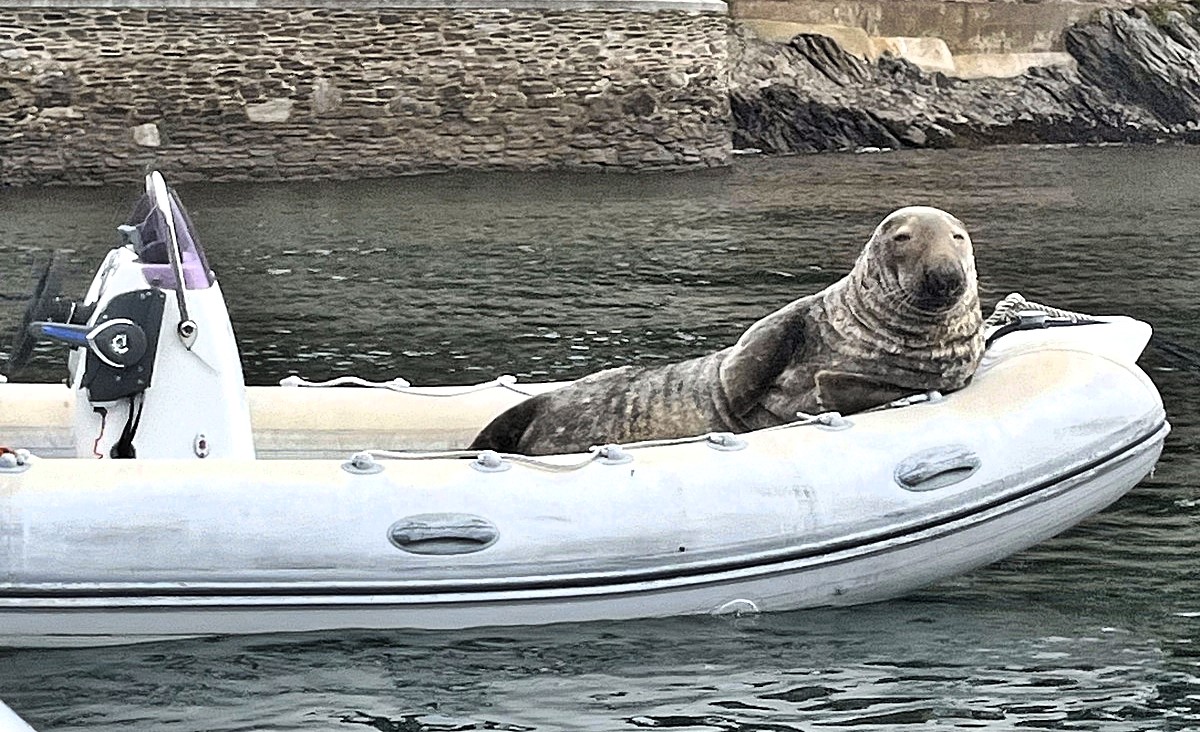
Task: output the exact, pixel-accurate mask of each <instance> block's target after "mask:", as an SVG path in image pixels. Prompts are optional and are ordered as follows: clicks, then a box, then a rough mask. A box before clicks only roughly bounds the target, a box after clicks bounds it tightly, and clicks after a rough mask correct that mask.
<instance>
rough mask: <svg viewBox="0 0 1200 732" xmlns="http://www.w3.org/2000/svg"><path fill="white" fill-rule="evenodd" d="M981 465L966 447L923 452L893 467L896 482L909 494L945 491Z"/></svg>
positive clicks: (970, 474)
mask: <svg viewBox="0 0 1200 732" xmlns="http://www.w3.org/2000/svg"><path fill="white" fill-rule="evenodd" d="M980 465H982V462H981V461H980V459H979V456H978V455H976V454H975V451H974V450H972V449H971V448H969V447H967V446H966V445H946V446H945V447H935V448H932V449H930V450H922V451H921V452H918V453H916V454H914V455H912V456H910V457H909V458H907V459H906V460H904V461H903V462H901V463H900V464H899V465H897V466H896V473H895V476H896V482H897V483H899V484H900V487H902V488H905V489H907V490H910V491H932V490H937V489H938V488H946V487H948V486H952V485H954V484H955V483H961V482H962V481H964V480H966V479H967V478H970V477H971V476H972V475H974V474H975V471H977V470H979V467H980Z"/></svg>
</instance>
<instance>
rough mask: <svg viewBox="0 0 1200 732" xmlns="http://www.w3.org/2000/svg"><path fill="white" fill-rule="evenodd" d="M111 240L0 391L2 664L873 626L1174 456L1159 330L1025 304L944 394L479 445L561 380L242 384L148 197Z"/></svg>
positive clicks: (157, 192)
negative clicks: (491, 427)
mask: <svg viewBox="0 0 1200 732" xmlns="http://www.w3.org/2000/svg"><path fill="white" fill-rule="evenodd" d="M121 236H122V238H123V242H122V244H121V246H118V247H117V248H115V249H114V250H112V252H110V253H109V255H108V257H107V258H106V260H105V262H104V264H103V265H102V266H101V268H100V270H99V272H98V273H97V274H96V277H95V279H94V280H93V282H92V285H91V287H90V288H89V291H88V293H87V295H86V297H84V298H83V299H82V300H81V301H80V302H78V303H76V302H70V301H65V300H63V298H62V297H53V296H52V295H51V294H50V293H49V292H48V291H47V287H46V282H45V279H43V282H41V283H39V288H38V291H37V292H36V293H35V298H34V301H33V302H32V303H31V305H30V311H29V313H28V314H27V319H28V320H29V324H28V326H27V327H26V328H25V329H24V332H26V333H28V334H31V336H33V337H39V338H48V339H51V340H55V341H58V342H61V343H63V344H64V345H65V346H66V348H68V349H69V353H70V358H69V364H70V369H69V371H70V379H69V381H68V383H67V384H62V385H51V384H23V383H17V382H16V381H12V382H9V383H0V444H4V445H6V446H7V447H6V448H5V449H4V450H3V452H4V454H0V645H8V646H13V645H62V644H72V645H83V644H101V643H113V642H129V641H138V640H153V639H162V638H171V637H180V636H196V635H203V634H230V633H265V632H281V631H307V630H327V629H336V628H431V629H442V628H462V627H470V626H488V625H510V624H542V623H557V622H573V621H588V620H600V619H606V620H612V619H626V618H647V617H661V616H672V615H688V614H701V613H715V614H742V613H754V612H760V611H780V610H793V609H799V608H809V607H816V606H827V605H853V604H857V603H867V602H874V601H878V600H884V599H887V598H892V597H896V596H899V595H903V594H905V593H908V592H911V591H913V590H916V589H918V588H921V587H924V586H926V585H929V584H931V583H934V582H937V581H938V580H941V579H944V578H947V577H950V576H953V575H957V574H959V573H962V572H966V571H969V570H971V569H973V568H975V567H979V566H981V565H984V564H987V563H989V562H993V561H995V560H998V559H1000V558H1002V557H1005V556H1007V555H1009V554H1012V553H1013V552H1016V551H1019V550H1021V549H1024V548H1026V547H1029V546H1031V545H1033V544H1035V543H1037V542H1039V541H1042V540H1044V539H1047V538H1049V537H1051V536H1053V535H1055V534H1057V533H1059V532H1061V531H1063V530H1065V529H1067V528H1069V527H1071V526H1073V525H1075V524H1076V523H1078V522H1079V521H1080V520H1082V519H1084V518H1085V517H1087V516H1089V515H1091V514H1093V513H1095V512H1097V511H1100V510H1101V509H1103V508H1104V507H1105V506H1107V505H1109V504H1110V503H1112V502H1113V501H1114V500H1116V499H1117V498H1119V497H1120V496H1122V495H1123V494H1124V493H1125V492H1127V491H1128V490H1130V489H1131V488H1132V487H1133V486H1134V485H1136V484H1137V483H1138V482H1139V481H1140V480H1141V479H1142V478H1143V477H1144V476H1146V475H1147V474H1148V473H1149V472H1150V471H1151V469H1152V468H1153V467H1154V465H1155V462H1156V460H1157V458H1158V456H1159V454H1160V452H1161V450H1162V446H1163V440H1164V438H1165V437H1166V435H1167V432H1168V430H1169V426H1168V423H1167V421H1166V418H1165V414H1164V410H1163V405H1162V402H1161V400H1160V398H1159V395H1158V392H1157V390H1156V389H1155V387H1154V385H1153V384H1152V383H1151V381H1150V380H1149V379H1148V378H1147V376H1146V374H1145V373H1143V372H1142V371H1141V370H1140V369H1139V368H1138V366H1137V365H1136V361H1137V359H1138V357H1139V355H1140V353H1141V351H1142V349H1143V348H1144V347H1145V345H1146V343H1147V341H1148V339H1149V337H1150V328H1149V326H1147V325H1146V324H1145V323H1142V322H1139V321H1136V320H1133V319H1130V318H1127V317H1122V316H1112V317H1094V318H1083V317H1078V316H1074V315H1071V314H1069V313H1064V312H1062V311H1056V310H1053V309H1050V308H1038V307H1035V306H1032V305H1030V304H1029V303H1025V302H1024V301H1023V300H1021V299H1020V298H1016V299H1010V300H1006V301H1005V302H1006V303H1007V306H1006V307H1005V308H1002V310H1004V312H1001V311H1000V310H998V312H997V317H994V318H993V319H991V320H990V321H989V327H990V333H991V342H990V345H989V347H988V350H987V352H986V354H985V357H984V360H983V363H982V364H981V366H980V368H979V370H978V372H977V373H976V375H975V377H974V378H973V380H972V382H971V383H970V384H969V385H968V386H967V387H966V388H964V389H962V390H960V391H958V392H955V393H953V394H947V395H941V394H938V393H936V392H934V393H927V394H914V395H912V396H911V397H909V398H905V399H901V400H898V401H896V402H892V403H890V404H885V405H880V406H879V407H878V408H876V409H873V410H870V411H867V412H863V413H859V414H854V415H849V416H842V415H838V414H834V413H827V414H821V415H798V416H797V420H796V421H795V422H794V423H791V424H787V425H784V426H781V427H776V428H772V429H766V430H761V431H757V432H751V433H746V434H730V433H715V434H706V435H696V436H694V437H691V438H686V439H676V440H662V441H656V442H646V443H638V444H628V445H600V446H597V447H595V448H593V449H592V450H590V451H589V452H587V453H582V454H570V455H551V456H547V457H539V458H533V457H528V456H522V455H507V454H497V453H493V452H488V451H484V452H472V451H466V450H463V449H462V446H464V445H467V444H469V443H470V440H471V438H472V437H473V436H474V434H475V433H476V431H477V430H479V429H480V428H481V427H482V426H483V425H484V424H486V423H487V422H488V421H489V420H490V419H491V418H492V417H493V416H495V415H496V414H498V413H499V412H501V411H502V410H504V409H506V408H507V407H509V406H511V405H513V404H516V403H518V402H519V401H521V400H522V399H525V398H527V397H528V396H529V395H530V394H533V393H538V392H540V391H544V390H547V389H553V388H556V387H557V386H559V385H558V384H531V385H526V384H522V383H519V382H517V381H516V380H514V379H511V378H498V379H496V380H495V381H492V382H488V383H485V384H479V385H474V386H468V387H461V388H455V387H438V388H424V389H422V388H416V387H412V386H409V385H407V384H406V383H404V382H402V381H399V380H397V381H395V382H387V383H382V384H368V383H366V382H358V383H359V385H357V386H347V385H339V384H340V381H341V380H339V383H338V384H328V385H313V384H308V383H307V382H302V381H299V380H293V381H291V382H288V383H287V384H286V385H281V386H277V387H249V388H247V387H245V386H244V382H243V379H242V373H241V367H240V363H239V359H238V353H237V347H236V343H235V342H234V338H233V331H232V328H231V327H230V325H229V320H228V316H227V315H226V312H225V305H224V300H223V298H222V295H221V292H220V288H219V285H218V283H217V281H216V277H215V275H214V274H213V272H212V270H211V269H210V268H209V266H208V262H207V260H206V259H205V256H204V252H203V250H202V249H201V247H200V244H199V241H198V239H197V238H196V235H195V232H194V230H193V229H192V226H191V223H190V221H188V219H187V215H186V213H185V212H184V210H183V208H182V206H181V205H180V203H179V201H178V199H177V198H176V197H175V195H174V193H173V192H171V191H169V190H168V189H167V187H166V186H165V184H164V183H163V181H162V178H161V177H160V176H158V175H157V174H156V173H155V174H151V175H150V176H148V178H147V194H146V196H144V197H143V200H142V201H141V202H140V203H139V205H138V208H137V209H135V212H134V215H133V216H132V217H131V219H130V223H128V224H126V225H124V226H122V227H121ZM50 316H53V317H50ZM1052 326H1053V327H1052ZM1057 326H1062V327H1057ZM18 346H19V348H18V349H14V353H15V352H16V350H20V349H25V348H27V346H26V345H25V344H24V343H21V344H18ZM349 381H355V380H352V379H351V380H349Z"/></svg>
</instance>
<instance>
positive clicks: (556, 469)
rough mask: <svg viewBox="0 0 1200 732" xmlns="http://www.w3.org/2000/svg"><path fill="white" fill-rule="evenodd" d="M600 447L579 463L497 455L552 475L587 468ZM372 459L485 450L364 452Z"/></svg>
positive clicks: (455, 455)
mask: <svg viewBox="0 0 1200 732" xmlns="http://www.w3.org/2000/svg"><path fill="white" fill-rule="evenodd" d="M601 449H602V448H600V447H592V448H589V452H590V453H591V454H590V455H589V456H588V457H587V458H586V459H585V460H581V461H579V462H577V463H566V464H563V463H553V462H549V461H546V460H541V459H539V458H536V457H531V456H529V455H517V454H513V453H507V452H503V453H497V454H499V455H500V457H502V458H504V459H505V460H508V461H509V462H513V463H517V464H519V465H527V466H529V467H531V468H536V469H538V470H545V471H548V472H552V473H567V472H570V471H573V470H579V469H580V468H583V467H586V466H588V465H590V464H592V463H593V462H595V461H596V460H598V459H600V458H601V457H603V456H602V455H601V452H600V451H601ZM363 452H365V453H367V454H368V455H370V456H371V457H375V458H384V459H388V460H440V459H445V458H478V457H479V456H480V455H482V454H483V453H484V452H486V451H484V450H445V451H441V452H397V451H395V450H363Z"/></svg>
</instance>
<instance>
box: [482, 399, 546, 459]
mask: <svg viewBox="0 0 1200 732" xmlns="http://www.w3.org/2000/svg"><path fill="white" fill-rule="evenodd" d="M545 401H546V399H545V395H544V394H539V395H537V396H533V397H529V398H528V399H526V400H525V401H523V402H520V403H519V404H514V405H513V406H511V407H509V408H508V409H506V410H504V411H503V412H501V413H500V414H499V415H498V416H497V417H496V418H495V419H493V420H492V421H491V422H489V423H488V425H487V426H486V427H484V428H483V429H482V430H480V432H479V434H478V435H476V436H475V439H474V440H473V441H472V442H471V446H470V447H468V448H467V449H468V450H495V451H496V452H520V450H521V440H522V439H524V437H525V433H526V432H527V431H528V430H529V425H530V424H532V423H533V420H534V419H535V418H536V417H537V416H538V414H539V413H540V412H541V408H542V405H543V404H544V403H545Z"/></svg>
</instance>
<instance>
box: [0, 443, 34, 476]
mask: <svg viewBox="0 0 1200 732" xmlns="http://www.w3.org/2000/svg"><path fill="white" fill-rule="evenodd" d="M31 457H32V455H31V454H30V453H29V451H28V450H24V449H20V450H14V449H12V448H10V447H0V473H23V472H25V471H26V470H29V466H30V458H31Z"/></svg>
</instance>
